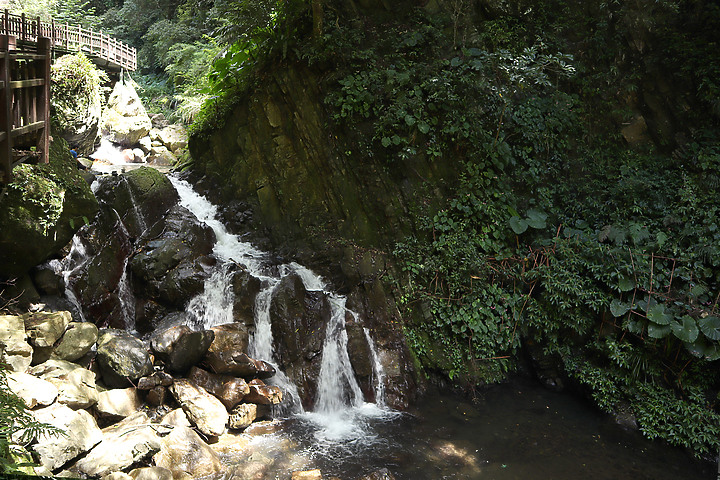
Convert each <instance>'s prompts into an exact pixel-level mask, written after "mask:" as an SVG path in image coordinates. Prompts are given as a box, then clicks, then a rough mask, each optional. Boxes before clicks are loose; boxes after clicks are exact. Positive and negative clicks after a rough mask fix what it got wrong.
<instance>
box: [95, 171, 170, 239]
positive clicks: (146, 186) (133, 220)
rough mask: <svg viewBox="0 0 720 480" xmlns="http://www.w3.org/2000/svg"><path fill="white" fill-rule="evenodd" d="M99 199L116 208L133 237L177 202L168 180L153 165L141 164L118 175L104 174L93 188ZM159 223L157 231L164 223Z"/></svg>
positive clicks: (162, 218)
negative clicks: (98, 183) (142, 165)
mask: <svg viewBox="0 0 720 480" xmlns="http://www.w3.org/2000/svg"><path fill="white" fill-rule="evenodd" d="M96 195H97V197H98V199H100V200H101V201H103V202H104V203H105V204H107V205H108V208H110V209H113V210H115V211H117V212H118V213H119V214H120V215H121V218H122V221H123V224H124V225H125V227H126V228H127V230H128V232H129V234H130V236H131V237H132V238H137V237H139V236H140V235H142V234H143V232H144V231H145V229H147V228H150V227H152V226H153V225H154V224H155V223H157V222H160V221H161V220H163V221H164V219H165V216H166V214H167V212H168V210H170V208H172V207H173V206H174V205H175V204H176V203H177V202H178V199H179V197H178V194H177V191H176V190H175V187H173V185H172V183H171V182H170V180H169V179H168V178H167V177H166V176H165V175H163V174H162V173H160V172H158V171H157V170H155V169H154V168H149V167H140V168H136V169H134V170H130V171H129V172H127V173H123V174H122V175H118V176H110V177H106V178H103V179H102V181H101V182H100V185H99V186H98V188H97V190H96ZM162 223H163V222H161V225H159V226H158V230H157V233H158V234H159V233H160V232H161V231H162V230H163V228H164V224H162Z"/></svg>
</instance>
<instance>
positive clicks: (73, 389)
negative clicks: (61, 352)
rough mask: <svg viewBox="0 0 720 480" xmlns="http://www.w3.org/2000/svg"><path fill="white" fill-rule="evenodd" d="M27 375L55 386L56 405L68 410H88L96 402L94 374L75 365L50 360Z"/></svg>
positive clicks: (63, 361) (32, 369)
mask: <svg viewBox="0 0 720 480" xmlns="http://www.w3.org/2000/svg"><path fill="white" fill-rule="evenodd" d="M29 373H31V374H33V375H35V376H36V377H39V378H41V379H43V380H47V381H48V382H50V383H52V384H53V385H55V386H56V387H57V389H58V397H57V401H58V403H62V404H64V405H67V406H68V407H70V408H75V409H78V408H88V407H90V406H92V405H94V404H95V403H97V401H98V391H97V388H96V387H95V373H94V372H92V371H90V370H87V369H85V368H82V367H81V366H80V365H78V364H76V363H72V362H68V361H65V360H59V359H50V360H48V361H47V362H45V363H42V364H40V365H36V366H34V367H32V368H31V369H30V370H29Z"/></svg>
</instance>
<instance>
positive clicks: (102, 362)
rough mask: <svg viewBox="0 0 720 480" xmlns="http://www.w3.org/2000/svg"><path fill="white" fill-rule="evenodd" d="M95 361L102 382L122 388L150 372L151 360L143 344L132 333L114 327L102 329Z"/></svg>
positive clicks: (151, 369)
mask: <svg viewBox="0 0 720 480" xmlns="http://www.w3.org/2000/svg"><path fill="white" fill-rule="evenodd" d="M97 361H98V365H99V366H100V371H101V372H102V377H103V382H104V383H105V384H106V385H107V386H109V387H115V388H123V387H126V386H128V384H129V381H132V382H135V381H137V380H138V379H139V378H140V377H144V376H146V375H149V374H150V373H152V371H153V368H152V361H151V360H150V354H149V353H148V349H147V347H146V346H145V344H144V343H143V342H142V341H141V340H140V339H138V338H136V337H134V336H133V335H131V334H129V333H127V332H125V331H122V330H116V329H109V328H108V329H102V330H101V331H100V336H99V337H98V343H97Z"/></svg>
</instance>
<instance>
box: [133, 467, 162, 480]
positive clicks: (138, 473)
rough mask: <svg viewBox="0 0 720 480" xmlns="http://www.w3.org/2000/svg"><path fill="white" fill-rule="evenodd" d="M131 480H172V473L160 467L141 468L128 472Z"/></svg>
mask: <svg viewBox="0 0 720 480" xmlns="http://www.w3.org/2000/svg"><path fill="white" fill-rule="evenodd" d="M130 477H132V478H133V480H173V473H172V471H170V470H168V469H167V468H162V467H143V468H136V469H135V470H130Z"/></svg>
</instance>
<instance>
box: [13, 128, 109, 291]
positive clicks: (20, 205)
mask: <svg viewBox="0 0 720 480" xmlns="http://www.w3.org/2000/svg"><path fill="white" fill-rule="evenodd" d="M97 211H98V203H97V200H96V199H95V196H94V195H93V193H92V191H91V190H90V186H89V185H88V184H87V182H86V181H85V180H83V177H82V176H81V175H80V173H79V171H78V169H77V166H76V163H75V161H74V159H73V158H72V156H71V155H70V151H69V148H68V145H67V143H66V142H65V141H64V140H62V139H57V138H56V139H55V141H53V143H52V144H51V147H50V163H48V164H44V165H27V164H23V165H20V166H18V167H16V168H15V169H14V170H13V181H12V182H11V183H10V184H8V185H7V189H6V191H5V192H4V194H3V195H2V196H1V197H0V277H7V278H12V277H17V276H19V275H21V274H23V273H25V272H27V271H28V270H30V268H32V267H34V266H35V265H38V264H39V263H42V262H43V261H45V260H47V259H48V258H49V257H51V256H52V255H54V254H55V253H57V252H58V251H59V250H60V249H61V248H62V247H64V246H65V245H66V244H67V243H68V242H69V241H70V240H71V239H72V237H73V235H75V232H76V231H77V230H78V229H79V228H80V227H81V226H82V225H83V224H84V223H85V222H89V221H90V220H91V219H92V218H93V217H94V216H95V213H96V212H97Z"/></svg>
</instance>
